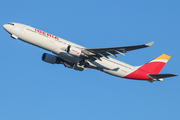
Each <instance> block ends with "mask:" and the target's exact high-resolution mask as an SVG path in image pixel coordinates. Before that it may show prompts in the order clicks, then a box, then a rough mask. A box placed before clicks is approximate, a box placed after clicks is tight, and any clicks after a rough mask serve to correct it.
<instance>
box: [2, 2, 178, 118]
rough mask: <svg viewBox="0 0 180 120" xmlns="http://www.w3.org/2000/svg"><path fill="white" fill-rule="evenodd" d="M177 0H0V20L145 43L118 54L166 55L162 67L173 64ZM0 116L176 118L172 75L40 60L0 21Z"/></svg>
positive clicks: (91, 42) (94, 41) (97, 39)
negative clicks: (154, 78) (127, 75)
mask: <svg viewBox="0 0 180 120" xmlns="http://www.w3.org/2000/svg"><path fill="white" fill-rule="evenodd" d="M179 5H180V1H179V0H171V1H170V0H151V1H149V0H136V1H134V0H91V1H84V0H66V1H65V0H64V1H62V0H51V1H50V0H49V1H47V0H31V1H24V0H16V1H14V0H1V4H0V15H1V19H0V24H1V26H2V25H3V24H6V23H8V22H18V23H23V24H27V25H31V26H33V27H36V28H38V29H41V30H43V31H46V32H48V33H51V34H54V35H56V36H59V37H61V38H64V39H66V40H69V41H71V42H74V43H77V44H80V45H82V46H85V47H87V48H97V47H115V46H126V45H136V44H144V43H148V42H151V41H154V42H155V44H154V45H153V46H152V47H150V48H146V49H140V50H135V51H131V52H128V53H126V56H125V57H124V56H121V55H118V58H117V59H118V60H121V61H123V62H126V63H128V64H131V65H135V66H136V65H142V64H144V63H146V62H148V61H150V60H152V59H153V58H155V57H157V56H159V55H161V54H162V53H165V54H168V55H170V56H172V58H171V59H170V61H169V62H168V63H167V64H166V66H165V67H164V69H163V70H162V71H161V73H175V74H178V75H180V72H179V67H180V66H179V50H180V48H179V44H180V42H179V40H180V23H179V22H180V15H179V12H180V7H179ZM0 34H1V44H0V51H1V57H0V58H1V62H0V120H12V119H13V120H60V119H61V120H120V119H123V120H132V119H133V120H134V119H137V120H152V119H153V120H157V119H163V120H170V119H171V120H178V119H180V114H179V111H180V103H179V101H180V95H179V92H180V87H179V84H180V81H179V77H172V78H167V79H165V80H164V81H163V82H154V83H149V82H146V81H136V80H127V79H123V78H118V77H114V76H111V75H108V74H105V73H102V72H100V71H96V70H91V69H88V70H85V71H83V72H79V71H75V70H72V69H68V68H65V67H64V66H63V65H51V64H48V63H45V62H43V61H42V60H41V56H42V54H43V53H45V52H47V51H45V50H42V49H40V48H37V47H35V46H32V45H29V44H27V43H24V42H22V41H20V40H14V39H12V38H10V37H9V34H8V33H7V32H6V31H5V30H4V29H3V27H1V29H0Z"/></svg>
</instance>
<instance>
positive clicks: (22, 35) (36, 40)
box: [3, 23, 137, 77]
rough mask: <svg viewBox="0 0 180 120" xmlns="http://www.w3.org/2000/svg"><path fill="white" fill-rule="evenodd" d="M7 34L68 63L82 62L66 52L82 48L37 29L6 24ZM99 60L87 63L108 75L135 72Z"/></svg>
mask: <svg viewBox="0 0 180 120" xmlns="http://www.w3.org/2000/svg"><path fill="white" fill-rule="evenodd" d="M3 27H4V28H5V29H6V31H7V32H9V33H10V34H11V36H12V37H13V38H18V39H20V40H22V41H24V42H27V43H30V44H33V45H35V46H38V47H40V48H43V49H45V50H48V51H50V52H52V53H54V54H55V55H57V56H58V57H60V58H62V59H63V60H66V61H68V62H70V63H76V62H78V61H80V60H82V59H81V58H80V57H76V56H73V55H70V54H68V53H67V52H66V49H67V47H68V46H69V45H71V46H74V47H77V48H80V49H83V48H84V47H83V46H80V45H77V44H75V43H72V42H69V41H67V40H64V39H62V38H59V37H57V36H54V35H52V34H48V33H46V32H43V31H41V30H39V29H36V28H33V27H31V26H27V25H24V24H19V23H14V25H10V24H6V25H4V26H3ZM101 60H102V61H100V60H95V61H94V62H92V63H91V62H89V64H90V66H91V67H90V68H94V69H97V70H100V71H103V72H106V73H108V74H111V75H114V76H117V77H125V76H126V75H128V74H130V73H132V72H133V71H135V70H137V67H133V66H131V65H128V64H126V63H123V62H121V61H118V60H116V59H113V58H110V57H109V59H108V58H105V57H102V58H101Z"/></svg>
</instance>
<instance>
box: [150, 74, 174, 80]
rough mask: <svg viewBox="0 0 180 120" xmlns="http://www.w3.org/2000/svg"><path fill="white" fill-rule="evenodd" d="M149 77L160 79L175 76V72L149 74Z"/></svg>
mask: <svg viewBox="0 0 180 120" xmlns="http://www.w3.org/2000/svg"><path fill="white" fill-rule="evenodd" d="M148 76H149V78H154V79H157V80H158V79H161V78H167V77H173V76H177V75H175V74H149V75H148Z"/></svg>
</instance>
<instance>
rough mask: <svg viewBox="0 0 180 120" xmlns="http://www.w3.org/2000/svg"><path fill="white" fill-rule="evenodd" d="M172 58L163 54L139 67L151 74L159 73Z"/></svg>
mask: <svg viewBox="0 0 180 120" xmlns="http://www.w3.org/2000/svg"><path fill="white" fill-rule="evenodd" d="M170 58H171V56H169V55H166V54H162V55H160V56H159V57H157V58H155V59H153V60H152V61H150V62H148V63H146V64H145V65H143V66H141V67H140V68H139V69H141V70H144V71H147V72H149V73H151V74H158V73H159V72H160V71H161V69H162V68H163V67H164V65H165V64H166V63H167V62H168V60H169V59H170Z"/></svg>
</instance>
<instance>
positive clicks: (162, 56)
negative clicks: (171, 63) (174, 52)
mask: <svg viewBox="0 0 180 120" xmlns="http://www.w3.org/2000/svg"><path fill="white" fill-rule="evenodd" d="M170 58H171V56H169V55H166V54H162V55H160V56H159V57H157V58H155V59H154V60H159V59H164V60H169V59H170Z"/></svg>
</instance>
